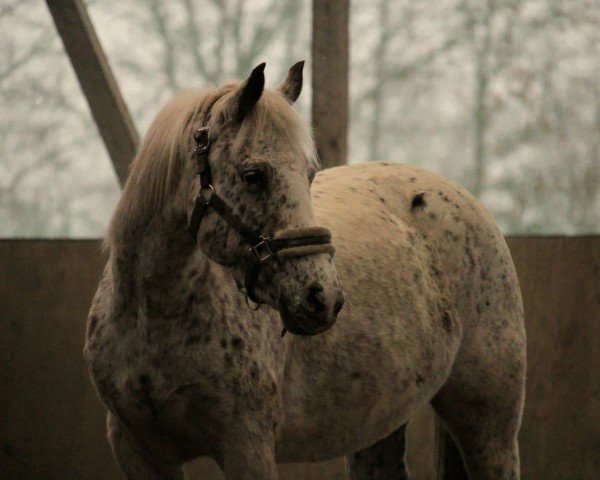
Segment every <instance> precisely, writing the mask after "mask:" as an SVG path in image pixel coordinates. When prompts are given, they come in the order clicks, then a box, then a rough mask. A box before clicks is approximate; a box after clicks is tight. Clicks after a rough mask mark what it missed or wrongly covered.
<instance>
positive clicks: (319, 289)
mask: <svg viewBox="0 0 600 480" xmlns="http://www.w3.org/2000/svg"><path fill="white" fill-rule="evenodd" d="M322 293H323V285H321V284H320V283H319V282H313V283H311V284H310V285H309V287H308V301H309V302H310V303H311V305H313V307H314V308H315V310H323V309H324V308H325V303H324V302H323V296H322Z"/></svg>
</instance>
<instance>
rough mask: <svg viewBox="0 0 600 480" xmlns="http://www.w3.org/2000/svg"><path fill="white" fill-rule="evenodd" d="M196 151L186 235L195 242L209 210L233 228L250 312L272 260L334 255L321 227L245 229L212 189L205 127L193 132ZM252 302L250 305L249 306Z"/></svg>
mask: <svg viewBox="0 0 600 480" xmlns="http://www.w3.org/2000/svg"><path fill="white" fill-rule="evenodd" d="M194 140H195V142H196V147H195V148H194V155H195V157H196V163H197V166H198V171H197V173H198V176H199V178H200V189H199V190H198V193H197V195H196V200H195V205H194V210H193V211H192V216H191V217H190V223H189V231H190V234H191V235H192V238H193V240H194V242H197V239H198V229H199V228H200V223H201V222H202V218H203V217H204V214H205V213H206V211H207V210H208V209H209V208H212V209H213V210H214V211H215V212H216V213H217V214H218V215H220V216H221V218H222V219H223V220H225V222H226V223H227V224H228V225H229V226H230V227H231V228H233V229H234V230H235V231H236V232H237V233H239V234H240V236H241V237H242V238H243V239H244V241H245V242H246V244H247V245H249V248H248V252H249V253H250V258H251V263H250V265H249V267H248V268H246V273H245V278H244V287H245V290H246V292H245V293H246V303H247V304H248V307H249V308H250V309H251V310H257V309H258V308H259V306H260V302H259V301H258V299H257V298H256V294H255V292H254V283H255V281H256V278H257V277H258V273H259V270H260V265H262V264H264V263H265V262H267V261H269V260H270V259H272V258H273V257H275V256H278V257H280V258H289V257H299V256H305V255H313V254H317V253H329V254H330V255H331V256H333V255H334V253H335V247H334V246H333V244H332V243H331V231H330V230H329V229H327V228H324V227H300V228H292V229H288V230H283V231H280V232H276V233H275V234H274V235H265V234H263V233H261V232H260V231H258V230H256V229H254V228H251V227H249V226H247V225H246V224H245V223H244V222H243V221H242V220H241V219H240V217H239V216H237V215H236V214H235V213H234V212H233V210H232V209H231V208H230V207H229V205H227V204H226V203H225V202H224V201H223V199H222V198H221V197H219V195H217V194H216V193H215V189H214V188H213V186H212V176H211V173H210V164H209V162H208V156H209V153H210V131H209V128H208V127H207V126H204V127H201V128H199V129H198V130H196V132H194ZM250 301H252V302H254V305H253V304H251V303H250Z"/></svg>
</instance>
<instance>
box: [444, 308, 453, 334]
mask: <svg viewBox="0 0 600 480" xmlns="http://www.w3.org/2000/svg"><path fill="white" fill-rule="evenodd" d="M442 326H443V327H444V330H446V331H447V332H448V333H450V332H451V331H452V319H451V318H450V314H449V313H448V312H444V313H443V315H442Z"/></svg>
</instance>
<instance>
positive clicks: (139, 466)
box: [106, 413, 183, 480]
mask: <svg viewBox="0 0 600 480" xmlns="http://www.w3.org/2000/svg"><path fill="white" fill-rule="evenodd" d="M106 423H107V430H108V442H109V443H110V446H111V448H112V451H113V456H114V457H115V460H116V461H117V464H118V465H119V468H120V469H121V471H122V472H123V474H124V475H125V478H126V479H127V480H183V469H182V468H181V467H180V466H176V467H174V466H166V465H158V464H157V463H156V462H152V461H151V460H150V459H151V458H152V456H151V455H150V454H148V453H147V452H146V451H145V449H144V447H142V446H141V445H140V444H139V443H138V442H136V441H135V439H134V438H133V437H132V435H131V434H130V433H129V432H128V431H127V429H126V428H125V427H124V426H123V424H122V423H121V422H120V421H119V419H118V418H117V417H115V416H114V415H113V414H111V413H109V414H108V417H107V422H106Z"/></svg>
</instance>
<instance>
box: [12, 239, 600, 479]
mask: <svg viewBox="0 0 600 480" xmlns="http://www.w3.org/2000/svg"><path fill="white" fill-rule="evenodd" d="M509 245H510V248H511V251H512V254H513V258H514V261H515V264H516V266H517V271H518V274H519V279H520V282H521V288H522V290H523V296H524V301H525V311H526V318H527V330H528V340H529V347H528V348H529V383H528V389H527V403H526V409H525V419H524V423H523V429H522V434H521V456H522V467H523V478H524V479H532V480H536V479H546V480H558V479H561V480H565V479H568V480H592V479H595V478H597V477H598V472H600V348H598V346H599V345H600V237H571V238H564V237H540V238H512V239H510V240H509ZM103 263H104V258H103V256H102V253H101V251H100V243H99V242H98V241H94V240H90V241H82V240H59V241H51V240H2V241H0V269H1V270H0V271H1V272H2V274H1V275H0V365H1V368H0V412H1V415H2V421H1V422H0V479H11V480H19V479H40V478H44V479H48V480H52V479H57V480H58V479H60V480H67V479H83V478H85V479H90V480H94V479H107V478H116V476H117V473H116V469H115V466H114V462H113V461H112V459H111V457H110V453H109V449H108V446H107V443H106V441H105V437H104V412H103V409H102V406H101V404H100V402H99V401H98V400H97V398H96V396H95V393H94V392H93V390H92V388H91V384H90V381H89V378H88V375H87V372H86V370H85V366H84V363H83V358H82V353H81V351H82V346H83V337H84V327H85V325H84V322H85V317H86V314H87V309H88V306H89V304H90V301H91V298H92V295H93V293H94V291H95V288H96V283H97V281H98V278H99V276H100V272H101V269H102V267H103ZM432 439H433V425H432V422H431V417H430V416H429V414H428V412H427V411H425V412H423V413H422V414H421V415H420V416H419V418H417V419H416V420H415V421H414V422H413V424H412V425H411V427H410V445H409V462H410V466H411V467H412V471H413V474H414V479H415V480H425V479H429V478H432V477H431V449H432V447H431V445H432ZM188 472H189V477H190V478H197V479H200V478H201V479H202V480H211V479H221V478H222V476H221V475H220V473H219V472H218V471H217V469H216V467H215V466H214V464H212V463H210V462H206V461H201V462H198V463H196V464H194V465H192V466H190V467H189V468H188ZM200 473H202V475H200ZM281 476H282V479H283V480H287V479H315V480H317V479H318V480H325V479H334V478H335V479H340V478H344V477H343V464H342V462H341V461H340V460H333V461H331V462H326V463H322V464H313V465H302V466H297V465H286V466H282V468H281Z"/></svg>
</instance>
